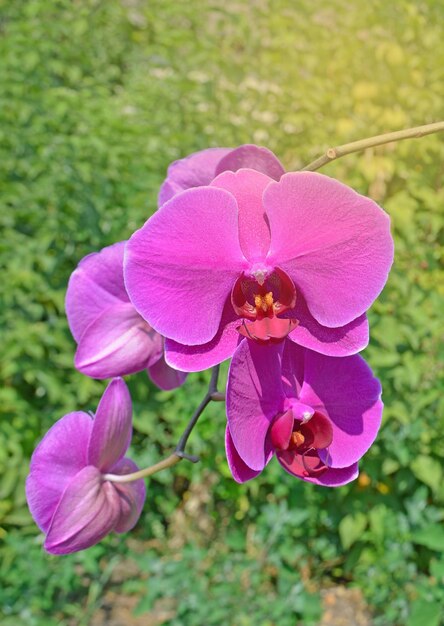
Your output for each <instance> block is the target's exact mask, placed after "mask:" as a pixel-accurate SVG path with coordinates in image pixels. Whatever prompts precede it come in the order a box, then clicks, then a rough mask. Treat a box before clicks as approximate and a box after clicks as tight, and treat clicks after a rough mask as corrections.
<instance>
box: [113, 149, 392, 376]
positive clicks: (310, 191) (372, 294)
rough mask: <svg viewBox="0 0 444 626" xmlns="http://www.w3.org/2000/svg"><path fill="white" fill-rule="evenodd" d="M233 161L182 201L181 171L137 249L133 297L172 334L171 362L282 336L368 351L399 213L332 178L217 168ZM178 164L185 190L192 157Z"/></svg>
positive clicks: (129, 252)
mask: <svg viewBox="0 0 444 626" xmlns="http://www.w3.org/2000/svg"><path fill="white" fill-rule="evenodd" d="M231 157H232V155H231ZM202 158H203V155H202ZM229 158H230V153H229V154H228V155H226V156H224V157H223V159H221V161H219V163H218V165H217V166H214V163H212V164H211V168H210V169H211V171H212V172H213V170H214V173H215V174H216V178H215V179H214V180H212V182H211V183H210V184H207V185H206V186H200V187H195V188H191V189H190V188H188V189H186V190H185V191H182V192H179V193H176V195H172V197H171V194H172V193H174V192H175V191H178V190H179V189H180V185H179V183H178V182H177V180H173V176H172V175H173V173H174V171H173V172H172V173H171V175H170V180H169V181H167V182H166V183H164V186H163V189H164V191H163V192H162V193H161V197H162V200H165V198H167V197H170V199H169V200H167V201H166V202H165V203H164V204H163V205H162V206H161V208H160V209H159V210H158V211H157V212H156V213H155V214H154V215H153V216H152V217H151V218H150V219H149V220H148V221H147V222H146V223H145V224H144V226H143V227H142V228H141V229H140V230H138V231H137V232H135V233H134V234H133V236H132V237H131V238H130V240H129V241H128V243H127V246H126V250H125V261H124V273H125V284H126V288H127V291H128V294H129V297H130V299H131V301H132V303H133V304H134V306H135V308H136V309H137V311H138V312H139V313H140V315H141V316H142V317H143V318H144V319H145V320H147V322H148V323H149V324H150V325H151V326H152V327H153V328H155V329H156V330H157V331H158V332H159V333H161V334H162V335H164V336H165V337H167V339H166V344H165V347H166V359H167V362H168V363H169V364H170V365H172V366H174V367H176V368H178V369H181V370H185V371H198V370H202V369H206V368H208V367H211V366H213V365H216V364H217V363H220V362H221V361H223V360H225V359H227V358H229V357H231V356H232V355H233V353H234V351H235V349H236V347H237V345H238V343H239V341H240V340H241V339H242V337H243V336H245V337H248V338H250V339H254V340H256V341H259V342H270V341H271V342H273V341H281V340H282V339H284V338H285V337H286V336H287V335H288V336H289V338H290V339H291V340H293V341H295V342H296V343H298V344H299V345H302V346H304V347H307V348H310V349H312V350H316V351H318V352H320V353H323V354H327V355H331V356H346V355H350V354H354V353H356V352H358V351H359V350H362V349H363V348H364V347H365V346H366V345H367V343H368V323H367V319H366V316H365V311H366V310H367V309H368V308H369V306H370V305H371V304H372V302H373V301H374V299H375V298H376V297H377V296H378V294H379V293H380V291H381V290H382V288H383V286H384V284H385V281H386V279H387V275H388V272H389V269H390V266H391V263H392V259H393V242H392V238H391V235H390V228H389V217H388V216H387V215H386V213H385V212H384V211H383V210H382V209H381V208H380V207H379V206H378V205H377V204H376V203H375V202H373V201H372V200H370V199H369V198H366V197H364V196H361V195H359V194H358V193H356V192H355V191H354V190H352V189H351V188H349V187H347V186H346V185H344V184H342V183H340V182H338V181H336V180H334V179H332V178H329V177H327V176H324V175H322V174H318V173H313V172H296V173H288V174H284V175H282V176H281V177H280V179H279V180H275V179H273V177H272V176H270V175H267V174H266V173H263V171H256V170H253V169H251V168H250V169H248V168H243V169H239V170H237V171H236V172H233V171H223V172H222V173H220V174H218V172H219V171H220V168H221V164H223V161H224V159H229ZM194 159H195V161H196V164H195V168H194V170H193V171H194V173H195V174H196V175H195V180H194V183H195V184H198V183H200V182H202V181H208V177H209V176H211V173H210V174H208V172H206V174H205V176H203V177H202V179H200V178H199V176H198V175H197V173H196V172H197V170H198V167H199V164H200V161H199V160H198V157H197V156H195V157H194ZM191 160H192V159H190V161H191ZM179 163H180V172H181V173H182V179H180V180H181V181H182V188H183V187H184V186H185V183H184V182H183V180H184V179H185V175H184V174H183V171H184V168H185V165H186V163H184V162H179ZM193 163H194V161H193ZM176 167H177V168H179V165H177V166H176ZM234 168H235V164H234V165H233V169H234ZM262 169H266V168H262ZM217 174H218V175H217ZM273 174H274V175H275V176H276V178H277V172H276V171H275V170H273ZM173 182H174V183H175V185H176V186H174V185H173ZM186 182H187V184H189V183H190V181H189V180H187V181H186ZM165 189H166V190H167V191H165Z"/></svg>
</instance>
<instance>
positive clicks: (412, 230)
mask: <svg viewBox="0 0 444 626" xmlns="http://www.w3.org/2000/svg"><path fill="white" fill-rule="evenodd" d="M443 41H444V5H443V3H442V2H441V0H423V1H419V0H418V1H412V0H410V1H407V0H394V1H393V2H386V0H368V1H367V2H365V3H364V2H351V0H329V1H328V2H323V1H321V2H316V3H313V2H311V1H309V0H298V1H292V0H252V1H249V2H242V1H241V0H225V1H224V2H219V1H216V0H174V1H173V0H149V1H148V0H101V1H100V0H52V1H51V0H27V1H24V0H14V1H13V2H11V1H10V0H0V59H1V62H0V81H1V90H0V125H1V127H0V171H1V174H0V185H1V196H0V203H1V206H0V215H1V218H0V219H1V224H2V241H1V249H0V253H1V264H2V280H1V284H0V293H1V302H2V309H1V317H0V323H1V333H2V351H1V359H2V365H1V389H0V411H1V415H2V417H1V422H0V498H1V502H0V614H1V618H0V623H1V624H2V626H21V625H26V626H53V625H56V624H67V625H69V626H89V625H90V624H91V625H93V626H101V625H102V624H103V625H104V624H107V625H115V626H120V625H122V624H125V625H126V626H131V625H132V624H143V625H144V626H155V625H157V624H166V625H171V626H182V625H185V626H212V625H218V626H219V625H221V626H225V625H228V626H250V625H251V626H253V625H254V626H272V625H276V626H295V625H296V624H300V625H304V626H310V625H314V624H318V623H319V621H320V619H321V614H322V606H323V607H324V617H323V621H322V624H328V625H330V624H336V623H340V622H338V621H337V620H338V619H340V618H341V614H340V613H341V609H340V607H339V606H338V598H339V597H340V596H341V594H342V595H344V594H345V596H346V597H349V598H351V599H355V600H356V599H357V602H358V605H359V606H358V608H357V609H356V610H355V611H354V613H353V615H354V617H353V619H354V620H355V622H352V621H348V622H347V621H346V622H342V623H344V624H345V623H347V624H350V625H351V626H352V625H353V624H354V623H356V624H359V625H360V624H364V625H365V624H374V625H380V626H386V625H392V624H399V625H403V626H404V625H407V626H439V624H442V623H444V621H443V620H444V611H443V610H442V606H443V603H444V523H443V520H444V481H443V460H444V443H443V440H444V439H443V434H444V393H443V391H444V365H443V363H444V347H443V343H444V342H443V334H444V329H443V319H444V316H443V311H444V263H443V251H444V238H443V230H444V136H442V135H441V136H439V135H435V136H430V137H426V138H423V139H421V140H410V141H407V142H404V143H399V144H396V145H388V146H385V147H383V148H379V149H375V150H368V151H367V152H365V153H362V154H357V155H351V156H348V157H345V158H343V159H341V160H340V161H338V162H336V163H334V164H330V165H329V166H327V167H324V169H323V170H322V171H323V172H324V173H325V174H329V175H332V176H334V177H337V178H338V179H339V180H341V181H344V182H346V183H348V184H350V185H352V186H353V187H354V188H355V189H357V190H358V191H359V192H361V193H364V194H368V195H370V196H371V197H373V198H374V199H375V200H377V201H378V202H380V203H381V204H382V205H383V206H384V207H385V208H386V210H387V211H388V212H389V213H390V215H391V217H392V224H393V232H394V235H395V238H396V260H395V265H394V268H393V271H392V274H391V277H390V279H389V282H388V285H387V287H386V289H385V291H384V293H383V294H382V296H381V297H380V298H379V300H378V302H377V303H376V304H375V305H374V307H373V309H372V311H371V312H370V320H371V329H372V338H371V345H370V347H369V348H368V349H367V350H366V351H365V357H366V358H367V359H368V361H369V362H370V364H371V366H372V367H373V369H374V370H375V372H376V373H377V375H378V376H379V377H380V378H381V380H382V383H383V388H384V401H385V405H386V408H385V413H384V423H383V427H382V429H381V432H380V435H379V437H378V439H377V442H376V444H375V445H374V446H373V447H372V449H371V451H370V452H369V453H368V454H367V455H366V457H365V458H364V460H363V461H362V463H361V477H360V479H359V481H356V482H355V483H354V484H352V485H350V486H347V487H343V488H340V489H337V490H327V489H322V488H316V487H313V486H311V485H307V484H304V483H302V482H299V481H297V480H295V479H292V478H291V477H290V476H288V475H286V474H285V473H284V472H282V471H281V469H280V468H279V467H278V466H277V464H276V463H272V464H271V465H270V466H269V467H268V468H267V470H266V471H265V472H264V474H263V476H262V477H260V478H259V479H256V480H255V481H253V482H252V483H250V484H246V485H244V486H239V485H237V484H236V483H235V482H234V481H233V480H232V479H231V478H230V475H229V472H228V469H227V465H226V462H225V459H224V448H223V432H224V421H225V418H224V409H223V405H221V404H217V405H214V406H212V407H210V409H209V410H208V411H207V412H206V413H205V415H204V417H203V418H202V421H201V423H200V425H199V427H198V429H196V431H195V432H194V433H193V435H192V438H191V440H190V444H189V451H190V452H192V453H196V454H200V455H201V456H202V462H201V463H199V464H197V465H195V466H194V465H191V464H189V463H188V464H187V463H186V462H184V463H182V464H180V465H178V466H177V467H175V468H174V469H172V470H167V471H165V472H163V473H160V474H158V475H156V476H155V477H153V479H152V480H150V481H149V483H148V498H147V503H146V506H145V510H144V513H143V515H142V518H141V520H140V522H139V524H138V526H137V528H136V530H135V531H134V532H133V533H131V535H129V536H123V537H122V536H113V537H109V538H107V539H106V540H105V541H103V542H102V543H101V544H100V545H98V546H96V547H94V548H92V549H91V550H89V551H87V552H85V553H80V554H78V555H73V556H70V557H64V558H63V557H62V558H60V557H58V558H57V557H50V556H48V555H46V554H45V553H44V552H43V550H42V536H41V535H39V534H38V531H37V528H36V527H35V526H34V525H33V523H32V520H31V518H30V516H29V513H28V512H27V508H26V503H25V497H24V479H25V476H26V474H27V467H28V460H29V457H30V455H31V453H32V451H33V449H34V447H35V445H36V443H37V442H38V441H39V439H40V438H41V437H42V435H43V433H44V432H45V431H46V430H47V429H48V428H49V427H50V426H51V424H53V423H54V421H55V420H56V419H58V418H59V417H61V416H62V415H63V414H65V413H66V412H68V411H71V410H74V409H85V410H88V409H94V408H95V407H96V404H97V401H98V399H99V397H100V395H101V393H102V391H103V389H104V383H102V382H99V381H92V380H89V379H87V378H85V377H83V376H82V375H81V374H79V373H77V372H76V371H75V370H74V368H73V363H72V361H73V355H74V349H75V346H74V342H73V340H72V338H71V336H70V334H69V331H68V327H67V323H66V318H65V315H64V305H63V302H64V294H65V289H66V284H67V280H68V277H69V275H70V273H71V272H72V271H73V269H74V268H75V266H76V264H77V262H78V261H79V260H80V259H81V258H82V257H83V256H84V255H85V254H87V253H89V252H91V251H94V250H98V249H99V248H101V247H103V246H105V245H108V244H110V243H112V242H114V241H118V240H122V239H124V238H127V237H128V236H129V235H130V234H131V233H132V232H133V231H134V230H135V229H136V228H138V227H139V226H140V225H141V224H142V223H143V222H144V220H145V219H146V218H147V217H148V216H149V215H150V214H151V213H152V212H153V211H154V210H155V208H156V195H157V192H158V189H159V185H160V183H161V182H162V179H163V177H164V175H165V171H166V168H167V166H168V164H169V163H170V162H171V161H172V160H174V159H177V158H179V157H181V156H185V155H187V154H189V153H190V152H193V151H196V150H200V149H202V148H206V147H208V146H236V145H239V144H241V143H245V142H253V143H258V144H262V145H266V146H267V147H269V148H270V149H272V150H273V151H274V152H275V153H276V154H277V155H278V156H279V157H280V158H281V160H282V162H283V163H284V165H285V166H286V168H287V169H289V170H292V169H298V168H300V167H302V166H303V165H304V164H306V163H308V162H309V161H310V160H312V159H313V158H315V157H316V156H318V155H319V154H320V153H322V152H323V151H324V150H325V149H326V148H327V147H328V146H330V145H337V144H340V143H345V142H347V141H353V140H355V139H360V138H364V137H367V136H370V135H373V134H377V133H381V132H386V131H390V130H397V129H400V128H403V127H408V126H414V125H419V124H424V123H428V122H433V121H438V120H439V119H440V118H441V119H442V118H443V117H444V115H443V113H444V107H443V103H444V45H443ZM207 380H208V375H207V374H206V373H204V374H194V375H191V376H190V377H189V380H188V382H187V384H186V386H185V388H183V389H182V390H180V391H178V392H175V393H166V392H159V391H157V390H156V389H155V388H154V387H153V386H151V385H150V384H149V383H148V379H147V377H146V376H145V375H144V374H140V375H138V376H135V377H132V378H131V380H130V381H129V384H130V387H131V391H132V394H133V398H134V405H135V429H136V433H135V439H134V444H133V452H132V456H133V457H134V458H135V459H136V460H137V461H138V463H139V464H141V465H144V464H147V463H150V462H154V461H156V460H158V459H160V458H161V457H162V456H163V455H165V454H166V453H167V452H168V451H169V450H170V449H171V447H172V446H173V445H174V443H175V442H176V440H177V438H178V435H179V433H180V432H181V429H182V428H183V427H184V425H185V423H186V422H187V419H188V417H189V415H190V413H191V411H192V410H193V408H194V407H195V406H196V404H197V403H198V401H199V399H200V397H201V396H202V395H203V393H204V388H205V385H206V382H207ZM356 590H358V591H356ZM335 593H336V595H335ZM338 594H339V595H338ZM347 594H349V595H348V596H347ZM341 597H342V596H341ZM322 602H323V605H322ZM365 603H366V604H367V605H368V608H366V605H365ZM361 605H362V607H363V608H362V611H363V615H360V613H359V611H360V610H361V609H360V608H359V607H360V606H361ZM133 610H135V611H136V613H137V614H138V615H139V617H133V616H132V614H133ZM364 613H365V615H364ZM369 615H371V617H370V616H369ZM344 619H345V618H344ZM361 619H362V621H359V620H361ZM335 620H336V621H335Z"/></svg>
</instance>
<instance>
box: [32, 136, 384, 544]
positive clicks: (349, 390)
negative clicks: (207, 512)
mask: <svg viewBox="0 0 444 626" xmlns="http://www.w3.org/2000/svg"><path fill="white" fill-rule="evenodd" d="M392 261H393V241H392V238H391V235H390V225H389V218H388V216H387V214H386V213H385V212H384V211H383V210H382V209H381V208H380V207H379V206H378V205H377V204H376V203H375V202H373V201H372V200H370V199H369V198H366V197H364V196H362V195H359V194H358V193H356V192H355V191H354V190H353V189H351V188H349V187H347V186H346V185H344V184H342V183H340V182H338V181H336V180H334V179H332V178H329V177H327V176H324V175H322V174H318V173H314V172H290V173H285V170H284V168H283V166H282V165H281V163H280V162H279V160H278V159H277V158H276V157H275V156H274V154H273V153H271V152H270V151H269V150H267V149H266V148H262V147H257V146H253V145H244V146H240V147H238V148H236V149H226V148H212V149H208V150H203V151H201V152H198V153H195V154H192V155H191V156H189V157H187V158H185V159H182V160H179V161H176V162H174V163H173V164H172V165H170V167H169V169H168V175H167V178H166V180H165V181H164V183H163V185H162V186H161V189H160V193H159V208H158V210H157V212H155V213H154V215H153V216H152V217H151V218H150V219H148V221H147V222H146V223H145V224H144V225H143V226H142V227H141V228H140V229H139V230H138V231H136V232H135V233H134V234H133V235H132V237H131V238H130V239H129V240H128V241H126V242H123V241H122V242H119V243H116V244H114V245H112V246H109V247H107V248H104V249H103V250H101V251H100V252H96V253H93V254H90V255H89V256H87V257H85V258H84V259H83V260H82V261H81V262H80V263H79V265H78V267H77V269H76V270H75V271H74V273H73V274H72V276H71V278H70V281H69V285H68V290H67V295H66V313H67V317H68V323H69V326H70V329H71V332H72V335H73V337H74V339H75V341H76V343H77V351H76V354H75V366H76V368H77V369H78V370H79V371H80V372H82V373H83V374H86V375H87V376H91V377H93V378H98V379H108V378H111V379H112V380H111V382H110V383H109V385H108V387H107V388H106V390H105V392H104V395H103V397H102V399H101V401H100V403H99V406H98V409H97V412H96V414H95V415H92V414H87V413H83V412H74V413H70V414H68V415H65V416H64V417H62V418H61V420H59V421H58V422H57V423H56V424H55V425H54V426H53V427H52V428H51V429H50V430H49V432H48V433H47V435H46V436H45V437H44V439H43V441H42V442H41V443H40V444H39V445H38V447H37V448H36V450H35V452H34V455H33V457H32V461H31V468H30V474H29V477H28V481H27V497H28V503H29V507H30V510H31V513H32V515H33V517H34V519H35V521H36V523H37V524H38V526H39V527H40V529H41V530H42V531H43V532H44V533H45V534H46V540H45V548H46V550H47V551H49V552H52V553H54V554H66V553H69V552H73V551H76V550H81V549H84V548H86V547H88V546H91V545H93V544H94V543H96V542H98V541H100V540H101V539H102V538H103V537H104V536H105V535H106V534H108V533H109V532H111V531H115V532H126V531H128V530H129V529H131V528H132V527H133V526H134V524H135V523H136V522H137V520H138V518H139V516H140V512H141V510H142V507H143V503H144V499H145V485H144V481H143V478H141V477H140V476H141V475H143V471H142V472H140V471H139V472H138V471H137V467H136V466H135V464H134V462H133V461H131V460H130V459H128V458H126V457H125V456H124V455H125V453H126V451H127V449H128V446H129V444H130V440H131V398H130V395H129V392H128V389H127V387H126V384H125V382H124V381H123V378H122V377H123V376H127V375H130V374H133V373H135V372H140V371H142V370H146V371H147V373H148V375H149V377H150V378H151V380H152V381H153V382H154V383H155V384H156V385H157V386H158V387H160V388H161V389H174V388H176V387H178V386H180V385H182V384H183V383H184V382H185V379H186V377H187V374H188V373H189V372H197V371H202V370H206V369H208V368H214V367H217V366H218V364H220V363H221V362H222V361H225V360H227V359H230V358H231V364H230V369H229V375H228V382H227V389H226V407H227V425H226V433H225V445H226V454H227V461H228V465H229V467H230V470H231V473H232V475H233V478H234V479H235V480H236V481H238V482H240V483H242V482H245V481H248V480H251V479H252V478H254V477H255V476H257V475H258V474H260V473H261V472H262V471H263V470H264V468H265V466H266V465H267V464H268V463H269V462H270V461H271V459H272V457H273V456H276V458H277V460H278V462H279V463H280V465H281V466H282V468H283V469H284V470H285V471H286V472H288V473H290V474H292V475H293V476H295V477H297V478H299V479H302V480H304V481H307V482H311V483H316V484H318V485H325V486H329V487H336V486H340V485H344V484H346V483H348V482H350V481H352V480H354V479H355V478H356V477H357V475H358V461H359V460H360V458H361V457H362V456H363V455H364V454H365V452H366V451H367V450H368V449H369V447H370V446H371V444H372V443H373V441H374V440H375V437H376V435H377V432H378V429H379V426H380V423H381V415H382V407H383V405H382V401H381V385H380V383H379V381H378V380H377V379H376V378H375V377H374V376H373V374H372V371H371V369H370V368H369V366H368V365H367V364H366V362H365V361H364V359H363V358H362V357H361V356H360V355H359V354H358V353H359V352H360V351H361V350H362V349H364V348H365V347H366V346H367V344H368V340H369V326H368V321H367V317H366V311H367V309H368V308H369V307H370V306H371V304H372V303H373V301H374V300H375V298H376V297H377V296H378V294H379V293H380V292H381V290H382V288H383V287H384V284H385V282H386V280H387V276H388V273H389V270H390V267H391V264H392ZM145 475H148V472H147V473H146V474H145ZM125 476H126V478H125Z"/></svg>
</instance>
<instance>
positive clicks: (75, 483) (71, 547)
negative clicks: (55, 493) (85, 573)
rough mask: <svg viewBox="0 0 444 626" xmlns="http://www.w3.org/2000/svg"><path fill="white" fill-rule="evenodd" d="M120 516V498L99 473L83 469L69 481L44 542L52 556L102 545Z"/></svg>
mask: <svg viewBox="0 0 444 626" xmlns="http://www.w3.org/2000/svg"><path fill="white" fill-rule="evenodd" d="M120 515H121V507H120V499H119V495H118V493H117V491H116V490H115V489H114V487H113V485H112V484H111V483H109V482H103V478H102V475H101V473H100V471H99V470H98V469H97V468H96V467H93V466H92V465H87V466H86V467H84V468H83V469H82V470H80V472H79V473H78V474H76V476H75V477H74V478H73V479H72V480H71V481H70V482H69V484H68V486H67V487H66V489H65V491H64V493H63V495H62V498H61V500H60V502H59V504H58V506H57V508H56V510H55V512H54V516H53V518H52V520H51V524H50V526H49V529H48V534H47V536H46V541H45V549H46V550H47V551H48V552H50V553H52V554H69V553H70V552H77V551H78V550H84V549H85V548H89V547H90V546H92V545H94V544H96V543H97V542H99V541H100V540H101V539H103V537H105V535H107V534H108V533H109V532H111V530H112V529H113V528H114V526H115V525H116V523H117V522H118V520H119V518H120Z"/></svg>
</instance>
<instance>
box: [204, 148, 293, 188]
mask: <svg viewBox="0 0 444 626" xmlns="http://www.w3.org/2000/svg"><path fill="white" fill-rule="evenodd" d="M241 168H249V169H251V170H256V171H257V172H262V173H263V174H266V175H267V176H269V177H270V178H273V179H274V180H279V179H280V177H281V176H282V174H284V173H285V170H284V168H283V166H282V164H281V162H280V161H279V159H278V158H277V157H276V156H275V155H274V154H273V153H272V152H271V150H268V148H263V147H261V146H255V145H253V144H245V145H243V146H239V147H238V148H234V149H233V150H230V151H229V152H228V153H227V154H226V155H225V156H223V157H222V159H221V160H220V161H219V163H218V165H217V167H216V174H215V175H216V176H218V175H219V174H221V173H222V172H224V171H226V170H231V171H232V172H236V171H237V170H240V169H241Z"/></svg>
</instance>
